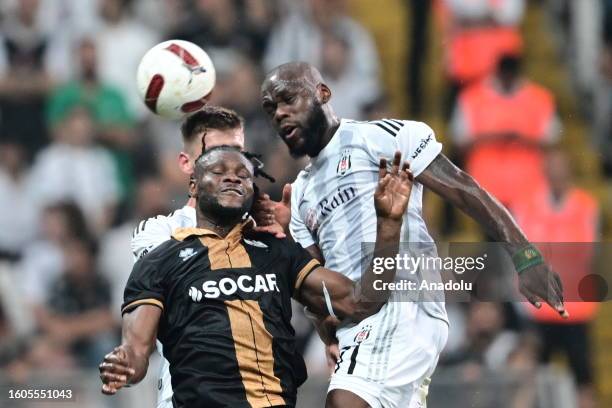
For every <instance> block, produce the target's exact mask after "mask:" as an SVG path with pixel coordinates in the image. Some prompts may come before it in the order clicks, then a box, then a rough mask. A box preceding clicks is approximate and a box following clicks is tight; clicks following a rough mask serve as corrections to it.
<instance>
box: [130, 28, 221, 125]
mask: <svg viewBox="0 0 612 408" xmlns="http://www.w3.org/2000/svg"><path fill="white" fill-rule="evenodd" d="M137 82H138V91H139V92H140V96H141V97H142V99H143V101H144V103H145V105H147V107H148V108H149V109H150V110H151V111H152V112H153V113H155V114H158V115H160V116H162V117H164V118H168V119H180V118H182V117H184V116H185V115H187V114H189V113H192V112H195V111H198V110H200V109H201V108H202V107H203V106H204V105H205V104H206V100H207V97H208V96H209V94H210V92H211V91H212V89H213V88H214V86H215V67H214V65H213V63H212V60H211V59H210V57H209V56H208V54H207V53H206V51H204V50H203V49H202V48H200V47H198V46H197V45H195V44H193V43H191V42H189V41H182V40H170V41H164V42H162V43H160V44H157V45H156V46H154V47H153V48H151V49H150V50H149V51H147V53H146V54H145V55H144V56H143V57H142V60H141V61H140V65H139V66H138V72H137Z"/></svg>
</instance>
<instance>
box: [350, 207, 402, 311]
mask: <svg viewBox="0 0 612 408" xmlns="http://www.w3.org/2000/svg"><path fill="white" fill-rule="evenodd" d="M401 228H402V221H401V220H399V221H398V220H390V219H386V218H382V217H379V218H378V219H377V228H376V244H375V246H374V253H373V258H372V260H371V263H370V266H369V268H368V269H367V270H366V271H365V272H364V273H363V275H362V277H361V281H359V282H357V283H356V293H355V298H356V302H355V310H354V313H353V314H352V315H351V319H352V320H354V321H361V320H363V319H364V318H366V317H368V316H371V315H373V314H375V313H376V312H378V311H379V310H380V308H381V307H382V306H383V305H384V304H385V303H386V302H387V300H389V295H390V292H389V291H388V290H384V291H378V290H376V289H375V288H376V287H377V286H380V285H376V284H375V282H376V281H381V282H382V283H383V284H384V283H389V282H393V281H394V280H395V273H396V268H395V264H394V266H393V267H392V268H389V269H387V268H383V271H382V273H374V259H376V258H383V259H386V258H395V256H396V255H397V253H398V251H399V242H400V232H401Z"/></svg>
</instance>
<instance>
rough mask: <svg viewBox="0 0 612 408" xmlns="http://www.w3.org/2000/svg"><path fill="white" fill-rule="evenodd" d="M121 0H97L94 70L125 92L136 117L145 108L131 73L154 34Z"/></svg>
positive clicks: (143, 111) (155, 40)
mask: <svg viewBox="0 0 612 408" xmlns="http://www.w3.org/2000/svg"><path fill="white" fill-rule="evenodd" d="M128 3H129V2H127V1H124V0H100V17H101V23H100V28H99V29H98V30H97V32H95V37H94V38H95V39H96V50H97V54H98V72H99V74H100V79H101V80H102V81H103V82H106V83H109V84H111V85H113V86H115V87H117V88H119V89H121V91H122V92H123V93H124V94H125V96H126V98H127V101H128V105H129V107H130V110H131V111H132V112H134V113H135V114H136V115H137V116H138V118H139V119H142V118H144V116H145V113H146V112H147V111H146V108H145V107H144V104H143V103H142V102H141V100H140V97H139V95H138V92H137V87H136V86H134V75H135V74H134V73H135V72H136V69H137V68H138V63H139V62H140V58H142V56H143V55H144V54H145V53H146V52H147V50H148V49H149V48H151V47H152V46H153V45H155V43H156V42H157V40H158V39H159V38H158V36H157V35H156V34H155V33H154V32H153V31H151V30H150V29H148V28H147V26H145V25H144V24H142V23H141V22H139V21H138V20H136V19H134V18H133V17H132V15H131V14H130V12H129V11H130V10H129V8H128V6H129V4H128Z"/></svg>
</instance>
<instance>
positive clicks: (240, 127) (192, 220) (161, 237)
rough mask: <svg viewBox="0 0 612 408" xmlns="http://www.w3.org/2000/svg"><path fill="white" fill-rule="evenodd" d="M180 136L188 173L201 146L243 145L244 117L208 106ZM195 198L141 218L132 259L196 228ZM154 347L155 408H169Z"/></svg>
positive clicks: (167, 384) (165, 377)
mask: <svg viewBox="0 0 612 408" xmlns="http://www.w3.org/2000/svg"><path fill="white" fill-rule="evenodd" d="M181 133H182V135H183V151H182V152H181V153H180V155H179V167H180V169H181V171H182V172H183V173H185V174H186V175H189V176H191V174H192V173H193V168H194V161H195V159H197V158H198V156H199V155H200V154H201V153H202V149H203V148H206V149H210V148H212V147H215V146H221V145H227V146H234V147H238V148H240V149H243V148H244V123H243V119H242V118H241V117H240V116H239V115H238V114H237V113H236V112H234V111H232V110H229V109H225V108H221V107H216V106H207V107H205V108H204V109H203V110H201V111H199V112H196V113H195V114H193V115H191V116H189V117H188V118H187V119H186V120H185V121H184V123H183V125H182V127H181ZM195 225H196V210H195V199H194V198H190V199H189V200H188V201H187V203H186V204H185V206H184V207H183V208H180V209H178V210H176V211H174V212H172V213H170V214H169V215H167V216H166V215H158V216H156V217H152V218H149V219H147V220H143V221H141V222H140V223H139V224H138V226H137V227H136V229H135V230H134V234H133V237H132V253H133V254H134V260H135V261H137V260H138V259H140V258H142V257H143V256H145V255H146V254H147V253H149V252H151V251H152V250H153V249H155V248H156V247H157V246H158V245H160V244H162V243H163V242H165V241H167V240H168V239H170V236H171V235H172V232H173V231H174V230H175V229H177V228H183V227H195ZM157 350H158V352H159V353H160V355H161V358H162V362H161V364H160V373H159V381H158V393H157V407H158V408H172V384H171V380H170V371H169V363H168V361H167V360H166V359H165V358H164V357H163V350H162V346H161V343H159V342H157Z"/></svg>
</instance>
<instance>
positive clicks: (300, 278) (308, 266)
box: [295, 259, 321, 290]
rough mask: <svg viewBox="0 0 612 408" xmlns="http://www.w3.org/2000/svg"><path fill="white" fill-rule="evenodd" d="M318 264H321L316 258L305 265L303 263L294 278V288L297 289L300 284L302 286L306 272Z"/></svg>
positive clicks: (312, 269)
mask: <svg viewBox="0 0 612 408" xmlns="http://www.w3.org/2000/svg"><path fill="white" fill-rule="evenodd" d="M318 266H321V263H320V262H319V261H317V260H316V259H311V260H310V261H309V262H308V263H307V264H306V265H304V267H303V268H302V269H301V270H300V271H299V272H298V274H297V277H296V278H295V290H298V289H299V288H300V286H302V283H304V279H306V277H307V276H308V274H309V273H310V272H312V271H314V270H315V269H316V267H318Z"/></svg>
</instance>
